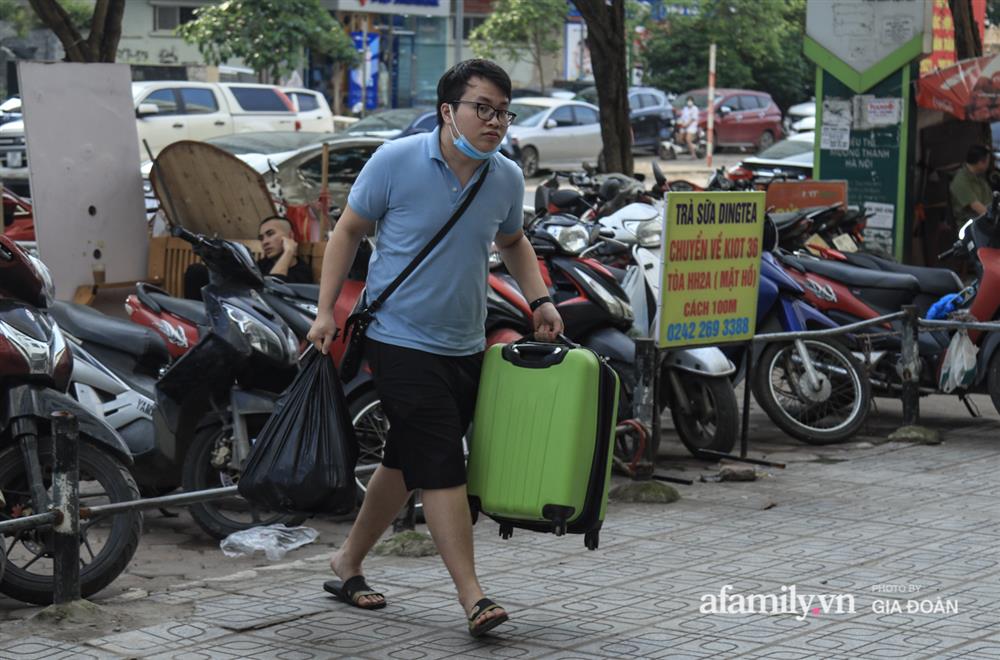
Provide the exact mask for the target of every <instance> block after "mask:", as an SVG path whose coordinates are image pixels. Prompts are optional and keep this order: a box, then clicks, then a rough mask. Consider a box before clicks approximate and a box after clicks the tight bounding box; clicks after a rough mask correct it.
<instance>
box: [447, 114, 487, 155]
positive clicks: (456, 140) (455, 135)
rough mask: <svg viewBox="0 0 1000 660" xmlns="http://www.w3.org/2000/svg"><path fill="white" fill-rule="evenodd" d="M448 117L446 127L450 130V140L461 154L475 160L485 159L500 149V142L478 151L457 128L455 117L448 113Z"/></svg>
mask: <svg viewBox="0 0 1000 660" xmlns="http://www.w3.org/2000/svg"><path fill="white" fill-rule="evenodd" d="M448 117H449V118H450V119H451V126H449V127H448V129H449V130H450V131H451V141H452V143H453V144H454V145H455V148H456V149H458V150H459V151H461V152H462V153H463V154H465V155H466V156H468V157H469V158H474V159H476V160H486V159H488V158H489V157H490V156H492V155H493V154H495V153H496V152H498V151H500V143H497V146H495V147H493V149H491V150H489V151H480V150H479V149H476V148H475V147H474V146H472V143H470V142H469V141H468V140H467V139H466V138H465V136H464V135H462V132H461V131H459V130H458V126H457V125H456V124H455V118H454V117H453V116H452V115H451V114H449V115H448Z"/></svg>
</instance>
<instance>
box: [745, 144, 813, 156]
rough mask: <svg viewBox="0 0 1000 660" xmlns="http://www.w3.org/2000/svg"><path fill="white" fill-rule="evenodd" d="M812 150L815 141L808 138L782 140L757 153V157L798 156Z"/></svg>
mask: <svg viewBox="0 0 1000 660" xmlns="http://www.w3.org/2000/svg"><path fill="white" fill-rule="evenodd" d="M812 150H813V143H812V142H809V141H807V140H782V141H781V142H778V143H776V144H774V145H772V146H770V147H768V148H767V149H765V150H764V151H762V152H760V153H759V154H757V158H767V159H769V160H779V159H781V158H789V157H791V156H798V155H799V154H804V153H806V152H811V151H812Z"/></svg>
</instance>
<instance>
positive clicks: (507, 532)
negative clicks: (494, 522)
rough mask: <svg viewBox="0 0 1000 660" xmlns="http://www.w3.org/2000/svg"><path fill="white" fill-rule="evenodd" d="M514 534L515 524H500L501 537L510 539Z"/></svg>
mask: <svg viewBox="0 0 1000 660" xmlns="http://www.w3.org/2000/svg"><path fill="white" fill-rule="evenodd" d="M513 535H514V526H513V525H500V538H503V539H509V538H510V537H511V536H513Z"/></svg>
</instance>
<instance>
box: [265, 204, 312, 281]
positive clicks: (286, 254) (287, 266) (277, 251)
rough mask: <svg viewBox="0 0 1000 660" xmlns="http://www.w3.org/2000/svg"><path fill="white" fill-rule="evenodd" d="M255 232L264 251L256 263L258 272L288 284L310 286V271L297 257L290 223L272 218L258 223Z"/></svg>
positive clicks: (297, 246)
mask: <svg viewBox="0 0 1000 660" xmlns="http://www.w3.org/2000/svg"><path fill="white" fill-rule="evenodd" d="M257 231H258V232H259V235H258V236H257V238H259V239H260V244H261V248H263V250H264V258H263V259H261V260H260V261H258V262H257V267H258V268H260V272H262V273H264V274H265V275H271V276H272V277H280V278H281V279H282V281H284V282H287V283H289V284H312V281H313V277H312V269H311V268H310V267H309V266H308V265H306V264H305V263H303V262H301V261H299V258H298V256H297V255H298V249H299V244H298V243H296V242H295V239H294V238H292V223H290V222H288V220H285V219H284V218H279V217H273V218H270V219H267V220H264V222H262V223H260V228H259V229H258V230H257Z"/></svg>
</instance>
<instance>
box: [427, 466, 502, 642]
mask: <svg viewBox="0 0 1000 660" xmlns="http://www.w3.org/2000/svg"><path fill="white" fill-rule="evenodd" d="M423 503H424V517H425V518H426V519H427V527H428V528H430V530H431V536H433V537H434V543H435V544H436V545H437V549H438V552H440V553H441V559H443V560H444V565H445V566H446V567H447V568H448V573H450V574H451V579H452V580H453V581H454V582H455V588H456V589H457V590H458V600H459V602H460V603H461V604H462V608H463V609H464V610H465V612H466V614H469V613H470V612H471V611H472V608H473V607H475V605H476V603H477V602H478V601H479V600H480V599H482V598H483V590H482V587H480V586H479V579H478V578H477V577H476V566H475V558H474V552H473V546H472V514H471V513H470V512H469V499H468V496H467V495H466V489H465V485H462V486H456V487H454V488H436V489H433V490H424V491H423ZM504 614H505V612H504V611H503V610H502V609H495V610H491V611H489V612H486V613H484V614H482V615H481V616H480V617H479V618H477V619H476V624H479V623H481V622H483V621H487V620H488V619H492V618H494V617H498V616H503V615H504Z"/></svg>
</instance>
